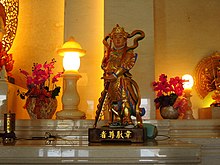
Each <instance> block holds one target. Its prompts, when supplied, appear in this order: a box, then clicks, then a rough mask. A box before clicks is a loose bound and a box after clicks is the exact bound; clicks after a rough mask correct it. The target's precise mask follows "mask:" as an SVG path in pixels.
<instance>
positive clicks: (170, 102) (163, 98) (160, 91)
mask: <svg viewBox="0 0 220 165" xmlns="http://www.w3.org/2000/svg"><path fill="white" fill-rule="evenodd" d="M183 82H184V80H183V79H181V78H180V77H178V76H176V77H174V78H170V79H169V81H168V78H167V75H165V74H161V75H160V76H159V81H154V82H153V83H152V85H153V89H154V91H156V96H157V97H156V99H155V100H154V102H155V104H156V108H160V107H161V106H174V108H178V109H179V113H182V112H183V111H185V110H186V109H187V107H186V106H188V101H187V99H186V98H185V97H181V96H182V95H183V91H184V88H183Z"/></svg>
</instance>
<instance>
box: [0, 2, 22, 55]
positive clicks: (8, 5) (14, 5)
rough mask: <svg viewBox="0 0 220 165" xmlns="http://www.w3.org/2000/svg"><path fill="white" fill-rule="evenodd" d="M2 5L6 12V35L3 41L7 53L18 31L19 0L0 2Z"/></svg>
mask: <svg viewBox="0 0 220 165" xmlns="http://www.w3.org/2000/svg"><path fill="white" fill-rule="evenodd" d="M0 3H2V4H3V6H4V8H5V12H6V25H5V31H6V34H5V35H4V37H3V39H2V46H3V49H4V50H5V51H6V52H7V51H9V50H10V48H11V46H12V44H13V41H14V38H15V35H16V31H17V26H18V9H19V0H0Z"/></svg>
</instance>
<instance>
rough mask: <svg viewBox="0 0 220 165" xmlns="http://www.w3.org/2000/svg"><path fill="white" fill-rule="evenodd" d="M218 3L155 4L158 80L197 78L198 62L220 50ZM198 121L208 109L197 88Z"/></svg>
mask: <svg viewBox="0 0 220 165" xmlns="http://www.w3.org/2000/svg"><path fill="white" fill-rule="evenodd" d="M219 6H220V1H219V0H211V1H207V0H199V1H195V0H155V43H156V44H155V76H156V78H157V77H158V76H159V75H160V74H161V73H166V74H167V75H168V76H182V75H183V74H186V73H188V74H191V75H193V74H194V70H195V68H196V66H197V64H198V63H199V61H200V60H201V59H202V58H204V57H206V56H207V55H210V54H212V53H213V52H214V51H218V50H220V44H219V43H220V31H219V26H220V17H219V15H220V10H219ZM192 95H193V96H192V105H193V110H194V114H195V117H197V111H198V108H201V107H205V106H207V100H210V96H208V97H207V98H205V99H204V100H202V99H200V98H199V96H198V94H197V92H196V90H195V87H194V88H193V91H192ZM209 103H210V102H209Z"/></svg>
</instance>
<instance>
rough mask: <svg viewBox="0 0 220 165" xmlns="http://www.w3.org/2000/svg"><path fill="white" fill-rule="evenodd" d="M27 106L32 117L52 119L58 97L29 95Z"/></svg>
mask: <svg viewBox="0 0 220 165" xmlns="http://www.w3.org/2000/svg"><path fill="white" fill-rule="evenodd" d="M25 108H26V109H27V112H28V114H29V116H30V118H31V119H52V117H53V115H54V113H55V111H56V109H57V99H55V98H43V99H40V98H38V97H28V98H27V100H26V104H25Z"/></svg>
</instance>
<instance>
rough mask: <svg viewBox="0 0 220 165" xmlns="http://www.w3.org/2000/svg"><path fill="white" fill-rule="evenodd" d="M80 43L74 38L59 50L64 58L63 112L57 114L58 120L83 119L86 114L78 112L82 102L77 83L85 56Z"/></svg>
mask: <svg viewBox="0 0 220 165" xmlns="http://www.w3.org/2000/svg"><path fill="white" fill-rule="evenodd" d="M85 52H86V51H85V50H83V49H82V48H81V46H80V44H79V43H77V42H76V41H75V40H74V38H73V37H71V38H70V39H69V41H67V42H66V43H64V44H63V46H62V48H61V49H59V50H57V53H58V54H59V55H60V56H63V68H64V70H65V72H64V75H63V80H64V85H63V89H64V90H63V96H62V103H63V110H61V111H59V112H57V113H56V116H57V119H82V118H85V113H83V112H81V111H79V110H78V105H79V102H80V98H79V94H78V92H77V81H78V79H79V78H80V77H81V75H80V74H79V73H78V69H79V67H80V57H82V56H84V55H85Z"/></svg>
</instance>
